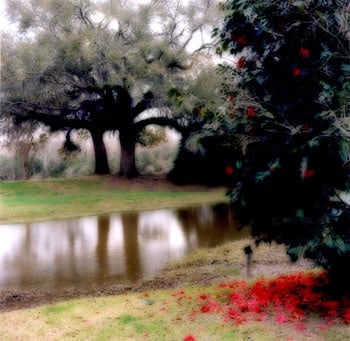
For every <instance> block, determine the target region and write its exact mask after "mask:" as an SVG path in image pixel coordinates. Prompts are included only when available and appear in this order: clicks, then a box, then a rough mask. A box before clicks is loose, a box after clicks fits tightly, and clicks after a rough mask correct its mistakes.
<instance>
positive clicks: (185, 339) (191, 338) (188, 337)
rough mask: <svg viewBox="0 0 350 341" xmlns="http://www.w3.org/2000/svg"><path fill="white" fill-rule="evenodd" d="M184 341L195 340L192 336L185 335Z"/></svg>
mask: <svg viewBox="0 0 350 341" xmlns="http://www.w3.org/2000/svg"><path fill="white" fill-rule="evenodd" d="M184 341H196V338H195V337H194V336H192V335H186V336H185V337H184Z"/></svg>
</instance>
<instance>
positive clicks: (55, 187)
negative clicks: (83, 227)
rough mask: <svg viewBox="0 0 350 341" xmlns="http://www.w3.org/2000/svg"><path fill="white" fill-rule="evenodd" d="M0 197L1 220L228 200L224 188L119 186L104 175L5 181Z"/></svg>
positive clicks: (17, 221) (38, 218)
mask: <svg viewBox="0 0 350 341" xmlns="http://www.w3.org/2000/svg"><path fill="white" fill-rule="evenodd" d="M106 179H108V180H109V181H106ZM130 181H131V184H132V180H130ZM0 198H1V199H0V200H1V201H0V222H1V223H20V222H30V221H39V220H49V219H59V218H73V217H79V216H84V215H95V214H100V213H109V212H117V211H126V210H147V209H154V208H171V207H180V206H188V205H196V204H202V203H216V202H222V201H227V197H226V196H225V191H224V190H223V189H217V190H214V189H211V190H207V191H206V190H201V189H199V190H197V191H196V190H191V191H189V190H186V188H183V189H181V187H179V189H177V190H176V191H174V190H167V189H166V188H165V189H162V188H158V189H152V190H149V189H147V188H142V187H138V188H133V187H132V188H127V187H125V186H123V187H121V188H119V187H118V186H117V185H116V186H114V185H113V182H112V181H111V179H110V178H104V177H100V178H96V177H91V178H75V179H57V180H43V181H13V182H1V183H0Z"/></svg>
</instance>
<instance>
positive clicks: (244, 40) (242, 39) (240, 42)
mask: <svg viewBox="0 0 350 341" xmlns="http://www.w3.org/2000/svg"><path fill="white" fill-rule="evenodd" d="M236 42H237V45H246V44H247V38H246V37H245V36H240V37H238V38H237V40H236Z"/></svg>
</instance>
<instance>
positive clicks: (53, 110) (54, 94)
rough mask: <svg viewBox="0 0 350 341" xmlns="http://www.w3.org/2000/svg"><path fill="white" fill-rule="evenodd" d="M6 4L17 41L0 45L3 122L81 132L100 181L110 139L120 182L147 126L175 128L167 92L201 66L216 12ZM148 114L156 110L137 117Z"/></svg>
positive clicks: (156, 6)
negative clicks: (115, 145) (6, 118)
mask: <svg viewBox="0 0 350 341" xmlns="http://www.w3.org/2000/svg"><path fill="white" fill-rule="evenodd" d="M7 3H8V12H9V14H10V17H11V18H12V20H14V21H15V22H17V23H18V25H19V29H20V31H21V32H22V39H21V40H17V41H14V40H12V37H9V39H8V40H6V41H5V43H4V49H3V51H4V52H3V57H4V58H3V59H4V65H3V67H2V72H3V84H4V87H3V93H4V96H3V100H4V101H5V103H6V113H7V114H10V115H12V116H15V117H16V119H17V121H20V120H28V119H30V120H36V121H40V122H42V123H44V124H46V125H48V126H50V127H51V129H52V130H68V131H69V130H71V129H77V128H83V129H87V130H88V131H89V132H90V133H91V136H92V139H93V142H94V148H95V158H96V169H95V170H96V172H97V173H100V174H104V173H108V172H109V169H108V163H107V156H106V150H105V147H104V143H103V135H104V133H105V132H106V131H108V130H110V131H118V132H119V139H120V144H121V150H122V153H121V169H120V174H121V175H125V176H133V175H135V174H136V173H137V170H136V167H135V143H136V142H137V140H138V136H139V134H140V132H142V131H143V130H144V129H145V128H146V127H147V126H148V125H150V124H159V125H173V126H175V127H177V128H181V126H180V125H179V124H178V122H177V120H175V119H174V113H175V112H176V111H174V110H173V111H171V110H169V103H170V102H169V99H168V91H169V89H171V88H174V87H176V88H183V87H185V86H186V78H193V77H194V76H195V75H196V72H197V71H196V69H198V65H200V64H201V63H203V62H204V59H203V54H204V53H208V51H209V50H208V47H209V46H210V44H209V43H208V39H206V38H205V36H206V29H207V27H209V26H210V25H211V24H212V21H213V20H215V17H216V16H215V15H214V13H215V11H216V7H215V3H214V2H212V1H210V0H196V1H187V2H182V1H177V0H174V1H150V2H146V3H143V4H136V3H135V4H133V5H130V3H127V2H124V1H114V2H111V1H88V0H84V1H76V0H64V1H60V2H57V1H53V0H45V1H36V0H30V1H29V0H28V1H25V2H23V1H16V0H9V1H8V2H7ZM195 38H196V39H195ZM194 40H195V41H197V45H194V43H193V42H194ZM13 56H15V57H13ZM150 108H157V109H158V110H154V111H153V112H151V114H150V116H148V118H144V117H142V116H141V114H143V113H144V112H145V111H147V109H150ZM177 114H178V113H177ZM160 116H161V117H160ZM67 136H69V134H68V135H67Z"/></svg>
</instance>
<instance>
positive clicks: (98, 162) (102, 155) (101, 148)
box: [90, 130, 110, 175]
mask: <svg viewBox="0 0 350 341" xmlns="http://www.w3.org/2000/svg"><path fill="white" fill-rule="evenodd" d="M90 133H91V137H92V142H93V145H94V153H95V173H96V174H100V175H103V174H110V170H109V167H108V159H107V151H106V147H105V144H104V142H103V134H104V132H103V131H100V130H91V131H90Z"/></svg>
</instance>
